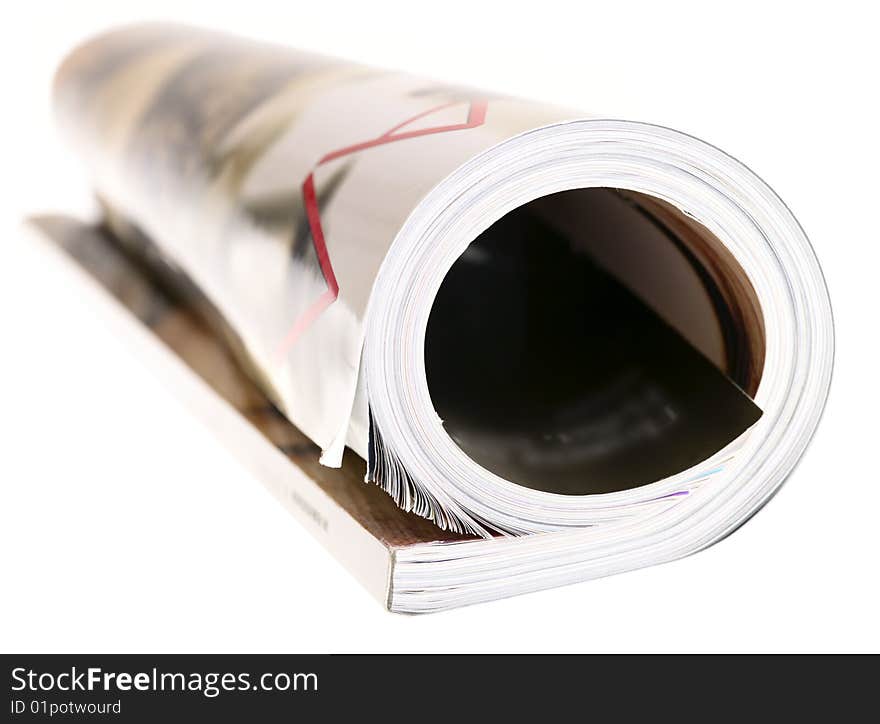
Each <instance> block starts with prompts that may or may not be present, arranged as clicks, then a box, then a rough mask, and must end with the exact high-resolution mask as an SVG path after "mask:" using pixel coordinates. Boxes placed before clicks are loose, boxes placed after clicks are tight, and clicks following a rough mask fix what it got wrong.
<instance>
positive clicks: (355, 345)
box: [55, 25, 833, 610]
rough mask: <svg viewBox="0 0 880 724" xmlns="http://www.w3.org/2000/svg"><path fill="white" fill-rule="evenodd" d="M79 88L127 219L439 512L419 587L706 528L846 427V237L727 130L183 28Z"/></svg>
mask: <svg viewBox="0 0 880 724" xmlns="http://www.w3.org/2000/svg"><path fill="white" fill-rule="evenodd" d="M55 96H56V108H57V111H58V117H59V120H60V123H61V125H62V127H63V129H64V131H65V132H66V135H67V136H68V138H69V139H70V143H71V145H72V146H73V147H74V148H75V149H77V150H78V151H79V152H80V153H81V155H82V157H83V158H84V160H85V162H86V163H87V164H88V167H89V170H90V173H91V178H92V180H93V183H94V187H95V189H96V192H97V194H98V196H99V199H100V201H101V204H102V208H103V209H104V212H105V219H104V225H105V227H106V230H107V231H108V232H109V233H110V234H112V238H113V239H114V243H115V244H118V245H119V247H120V249H122V250H123V251H124V253H125V254H126V255H127V256H128V257H129V258H131V259H134V260H136V261H137V263H138V264H139V265H140V268H143V269H145V270H148V273H149V275H150V276H151V278H153V279H155V280H156V283H160V284H161V285H162V286H163V288H164V289H166V291H168V292H169V293H173V294H174V295H175V296H176V298H178V299H185V300H187V302H189V303H191V304H192V306H193V307H194V308H196V309H198V310H199V314H200V316H201V318H202V319H203V320H205V321H206V323H207V324H208V325H209V326H210V328H211V329H212V330H214V332H215V333H216V334H217V335H220V336H222V338H223V340H224V343H225V345H226V346H227V348H228V349H229V350H231V351H232V353H233V354H234V356H235V359H236V360H237V363H238V365H239V366H240V367H241V369H242V370H244V371H245V373H246V374H247V375H248V376H249V377H250V379H251V380H252V381H253V382H254V383H255V384H256V385H257V386H258V388H259V390H260V391H261V394H264V395H266V397H267V398H268V399H269V400H271V402H272V404H273V405H274V406H275V407H276V408H277V410H279V411H280V412H281V413H282V414H283V416H284V417H285V418H286V419H287V420H289V421H290V423H292V425H293V426H295V428H296V429H298V430H299V431H300V432H301V433H302V434H303V435H304V436H305V437H306V438H308V439H310V440H311V441H313V442H314V443H315V444H316V445H317V447H318V448H320V451H321V452H320V463H321V464H322V465H324V466H327V467H338V466H340V465H341V464H342V461H343V453H344V451H345V449H346V448H350V449H351V450H352V451H353V452H354V453H355V454H356V456H357V457H358V459H359V461H360V462H359V463H357V465H359V466H360V475H363V477H364V478H365V480H366V482H367V483H370V484H372V483H375V484H376V485H378V486H379V487H380V488H381V489H382V490H384V491H385V492H387V493H388V494H389V495H390V497H391V498H392V499H393V501H394V502H395V503H396V504H397V506H399V507H400V508H401V509H403V510H404V511H410V512H412V513H414V514H416V515H418V516H421V517H422V518H425V519H427V520H429V521H432V523H433V524H434V526H436V533H437V540H438V541H441V542H442V541H444V540H445V541H446V545H445V546H443V545H440V546H427V547H423V548H419V549H418V550H415V549H414V550H413V551H411V552H410V553H409V554H407V555H412V556H413V563H417V562H430V561H434V562H435V563H437V565H435V566H422V567H421V568H419V567H418V566H417V565H414V566H413V567H412V569H410V570H408V571H407V573H406V586H407V587H408V590H410V591H413V592H418V591H425V590H429V589H432V588H433V589H437V590H445V593H444V594H442V595H443V596H446V597H447V598H446V599H444V602H443V603H442V605H441V603H439V602H438V601H439V598H438V597H442V596H441V594H439V593H436V591H435V593H433V594H431V595H430V596H428V597H427V598H426V599H425V600H423V601H421V602H420V603H413V604H412V606H411V608H412V609H413V610H427V609H431V608H433V607H442V606H443V605H450V601H451V600H453V599H455V600H456V603H462V602H471V601H472V600H480V596H482V598H487V597H495V596H497V595H504V593H505V592H506V593H510V592H518V591H519V590H530V589H532V588H538V587H543V586H545V585H557V584H558V583H561V582H569V581H572V580H582V579H584V578H589V577H593V576H595V575H603V574H607V573H612V572H616V571H620V570H626V569H629V568H635V567H639V566H643V565H648V564H651V563H656V562H661V561H664V560H670V559H673V558H678V557H681V556H683V555H687V554H689V553H691V552H694V551H696V550H698V549H700V548H703V547H706V546H707V545H710V544H711V543H713V542H715V541H717V540H719V539H720V538H722V537H724V536H725V535H727V534H728V533H730V532H731V531H732V530H734V529H735V528H736V527H738V526H739V525H740V524H742V523H743V522H744V521H745V520H746V519H748V518H749V517H750V516H751V515H752V514H754V513H755V512H756V511H757V510H758V509H759V508H760V507H761V506H762V505H763V504H764V503H765V502H766V501H767V500H768V499H769V498H770V497H771V496H772V495H773V494H774V492H775V491H776V490H777V489H778V488H779V486H780V485H781V484H782V482H783V481H784V479H785V478H786V476H787V475H788V473H789V472H790V471H791V470H792V468H793V467H794V465H795V464H796V462H797V461H798V459H799V458H800V456H801V455H802V453H803V451H804V449H805V447H806V445H807V443H808V441H809V439H810V437H811V435H812V433H813V431H814V429H815V426H816V424H817V423H818V420H819V416H820V414H821V411H822V407H823V404H824V401H825V397H826V394H827V391H828V386H829V382H830V376H831V365H832V357H833V330H832V322H831V311H830V306H829V300H828V296H827V292H826V290H825V286H824V282H823V279H822V275H821V271H820V269H819V266H818V264H817V261H816V259H815V257H814V255H813V252H812V250H811V248H810V245H809V243H808V241H807V238H806V236H805V235H804V232H803V231H802V229H801V228H800V226H799V225H798V223H797V221H796V220H795V218H794V217H793V216H792V214H791V212H790V211H789V210H788V209H787V208H786V206H785V205H784V204H783V202H782V201H781V200H780V199H779V198H778V197H777V196H776V194H775V193H774V192H773V191H772V190H771V189H770V188H769V187H768V186H767V185H766V184H765V183H764V182H763V181H762V180H761V179H759V178H758V177H757V176H756V175H755V174H754V173H753V172H752V171H750V170H749V169H748V168H746V167H745V166H744V165H743V164H741V163H740V162H738V161H736V160H735V159H733V158H731V157H730V156H728V155H726V154H725V153H723V152H722V151H720V150H718V149H717V148H715V147H713V146H711V145H709V144H707V143H705V142H703V141H700V140H698V139H695V138H693V137H691V136H688V135H685V134H683V133H680V132H677V131H674V130H671V129H668V128H663V127H660V126H655V125H650V124H645V123H639V122H634V121H626V120H617V119H614V118H613V117H602V116H590V115H584V114H583V113H581V112H577V111H572V110H568V109H564V108H557V107H552V106H548V105H546V104H538V103H532V102H528V101H524V100H521V99H517V98H511V97H506V96H499V95H497V94H492V93H486V92H481V91H475V90H470V89H466V88H459V87H454V86H449V85H444V84H442V83H438V82H436V81H427V80H424V79H420V78H417V77H413V76H411V75H408V74H406V73H402V72H392V71H387V70H377V69H373V68H367V67H362V66H359V65H355V64H353V63H349V62H345V61H340V60H336V59H331V58H325V57H320V56H315V55H311V54H306V53H299V52H296V51H293V50H290V49H287V48H281V47H275V46H268V45H262V44H258V43H254V42H250V41H245V40H239V39H234V38H230V37H226V36H222V35H218V34H214V33H210V32H207V31H201V30H195V29H191V28H181V27H173V26H160V25H148V26H137V27H132V28H126V29H122V30H119V31H115V32H112V33H110V34H108V35H104V36H101V37H99V38H97V39H95V40H92V41H90V42H88V43H87V44H85V45H84V46H82V47H80V48H79V49H77V50H76V51H75V52H74V53H72V54H71V55H70V56H69V58H68V59H67V60H66V61H65V63H64V65H63V66H62V68H61V69H60V71H59V73H58V76H57V81H56V91H55ZM316 456H317V453H316ZM346 459H347V460H348V456H346ZM346 464H347V465H348V466H350V465H351V463H350V462H349V463H346ZM431 528H432V529H433V526H432V527H431ZM442 531H447V533H446V534H443V533H442ZM449 534H452V535H453V536H454V541H453V540H452V539H446V538H445V536H447V535H449ZM532 534H537V535H532ZM429 537H430V536H429ZM480 538H485V539H489V540H488V541H486V542H484V541H480V540H479V539H480ZM514 541H519V543H515V542H514ZM449 545H454V546H455V551H456V553H455V556H450V553H449ZM469 546H471V547H470V548H469ZM474 546H476V547H474ZM486 546H489V547H488V548H487V547H486ZM476 551H479V553H477V552H476ZM487 556H488V558H487ZM493 556H494V557H495V558H493ZM511 556H513V559H514V560H519V561H521V564H522V566H524V567H525V568H523V570H520V571H518V573H517V574H516V575H520V578H519V579H517V578H516V576H515V575H514V573H513V571H516V570H517V569H516V565H518V564H516V563H512V562H511V560H512V559H511V558H510V557H511ZM499 557H500V558H504V559H506V560H507V562H506V563H505V567H504V570H505V571H506V573H505V577H504V578H500V577H497V576H496V578H495V579H493V581H491V582H490V581H488V580H486V579H487V577H488V578H491V576H487V574H486V571H487V570H488V568H491V566H492V563H491V561H492V560H496V559H499ZM453 558H454V559H455V560H453ZM549 560H553V561H554V563H553V566H550V565H549V563H548V561H549ZM469 561H470V562H469ZM496 562H497V560H496ZM511 566H512V567H511ZM551 569H552V571H551ZM429 570H430V575H429V576H428V577H429V578H430V581H429V580H421V579H420V578H419V576H420V575H421V574H420V573H419V571H422V572H426V571H429ZM450 570H454V572H455V575H454V577H453V578H454V581H453V579H449V580H448V581H447V582H446V584H445V585H444V583H443V576H444V575H451V574H449V571H450ZM545 571H546V572H545ZM438 576H439V578H438ZM469 577H470V578H469ZM477 579H481V581H482V582H481V584H480V585H481V586H482V588H481V589H480V590H482V591H483V593H482V594H480V595H479V596H478V595H477V594H475V593H473V591H471V590H465V589H463V588H462V586H465V583H466V582H467V581H470V582H471V583H474V582H475V581H476V580H477ZM517 581H518V582H517ZM493 586H494V587H495V588H494V589H493ZM505 586H506V587H507V588H505ZM502 589H503V590H502ZM486 591H493V592H494V593H493V594H492V595H490V594H489V593H486ZM456 596H458V598H456Z"/></svg>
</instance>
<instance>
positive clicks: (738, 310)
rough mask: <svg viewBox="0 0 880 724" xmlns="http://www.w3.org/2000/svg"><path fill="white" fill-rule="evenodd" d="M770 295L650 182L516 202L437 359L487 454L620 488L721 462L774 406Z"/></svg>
mask: <svg viewBox="0 0 880 724" xmlns="http://www.w3.org/2000/svg"><path fill="white" fill-rule="evenodd" d="M763 359H764V327H763V319H762V316H761V311H760V306H759V304H758V302H757V298H756V295H755V293H754V289H753V288H752V286H751V284H750V282H749V280H748V278H747V276H746V274H745V273H744V272H743V270H742V268H741V267H740V266H739V265H738V263H737V262H736V261H735V260H734V258H733V257H732V256H731V255H730V253H729V252H728V251H727V249H726V248H725V247H724V245H723V244H722V243H721V242H720V241H719V240H718V239H717V238H716V237H715V236H713V235H712V234H711V233H710V232H709V231H708V230H707V229H706V228H704V227H703V226H701V225H700V224H698V223H696V222H695V221H694V220H693V219H691V218H689V217H687V216H685V215H684V214H682V213H681V212H679V211H678V210H677V209H675V208H674V207H672V206H670V205H669V204H666V203H665V202H662V201H660V200H659V199H655V198H653V197H650V196H645V195H642V194H636V193H632V192H628V191H620V190H616V189H607V188H594V189H576V190H572V191H565V192H562V193H558V194H553V195H551V196H546V197H543V198H540V199H537V200H535V201H533V202H531V203H529V204H526V205H524V206H522V207H520V208H517V209H515V210H514V211H512V212H510V213H509V214H507V215H506V216H504V217H503V218H502V219H500V220H499V221H498V222H496V223H495V224H493V225H492V226H491V227H490V228H489V229H488V230H487V231H485V232H484V233H483V234H481V235H480V236H479V237H478V238H477V239H476V240H475V241H474V242H473V243H471V244H470V246H469V247H468V248H467V250H466V251H465V252H464V253H463V254H462V255H461V257H460V258H459V259H458V260H457V261H456V263H455V264H454V265H453V266H452V268H451V269H450V270H449V272H448V274H447V275H446V278H445V279H444V281H443V284H442V286H441V287H440V290H439V293H438V294H437V298H436V300H435V302H434V305H433V308H432V310H431V316H430V319H429V322H428V329H427V336H426V340H425V363H426V369H427V380H428V387H429V391H430V393H431V399H432V401H433V404H434V407H435V409H436V410H437V413H438V414H439V416H440V417H441V419H442V420H443V423H444V427H445V429H446V431H447V432H448V434H449V435H450V436H451V437H452V439H453V440H454V441H455V442H456V444H457V445H458V446H459V447H460V448H461V449H462V450H463V451H464V452H465V453H466V454H467V455H468V456H469V457H470V458H471V459H473V460H474V461H476V462H477V463H479V464H480V465H481V466H483V467H484V468H486V469H488V470H491V471H492V472H494V473H496V474H497V475H500V476H501V477H503V478H506V479H507V480H510V481H512V482H515V483H518V484H520V485H523V486H526V487H528V488H534V489H538V490H543V491H547V492H552V493H562V494H569V495H587V494H595V493H607V492H613V491H619V490H625V489H628V488H634V487H637V486H640V485H645V484H647V483H651V482H654V481H657V480H660V479H663V478H665V477H668V476H670V475H673V474H675V473H678V472H681V471H683V470H686V469H687V468H689V467H691V466H693V465H695V464H697V463H699V462H701V461H703V460H705V459H706V458H708V457H710V456H711V455H712V454H714V453H715V452H717V451H718V450H720V449H721V448H723V447H724V446H726V445H727V444H728V443H730V442H732V441H733V440H734V439H736V438H737V437H738V436H740V435H741V434H742V433H743V432H745V431H746V430H747V429H748V428H749V427H750V426H751V425H753V424H754V423H755V422H756V421H757V420H758V418H759V417H760V415H761V411H760V409H759V408H758V407H757V406H756V405H755V404H754V403H753V401H752V400H751V397H750V395H754V393H755V390H756V389H757V386H758V382H759V381H760V377H761V371H762V367H763Z"/></svg>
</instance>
